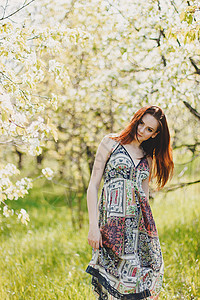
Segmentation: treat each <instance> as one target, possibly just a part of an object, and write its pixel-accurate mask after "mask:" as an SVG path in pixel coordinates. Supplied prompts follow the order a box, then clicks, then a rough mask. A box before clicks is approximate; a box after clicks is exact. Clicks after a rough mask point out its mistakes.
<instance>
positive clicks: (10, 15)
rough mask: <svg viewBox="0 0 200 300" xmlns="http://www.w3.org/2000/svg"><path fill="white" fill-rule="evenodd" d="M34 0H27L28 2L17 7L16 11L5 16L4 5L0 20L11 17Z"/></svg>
mask: <svg viewBox="0 0 200 300" xmlns="http://www.w3.org/2000/svg"><path fill="white" fill-rule="evenodd" d="M34 1H35V0H31V1H29V2H28V3H26V4H23V5H22V6H21V7H20V8H18V9H17V10H16V11H14V12H12V13H11V14H9V15H7V16H6V17H5V10H6V7H5V9H4V14H3V17H2V18H1V19H0V21H2V20H5V19H8V18H10V17H12V16H13V15H15V14H16V13H18V12H19V11H20V10H22V9H23V8H25V7H26V6H28V5H29V4H31V3H32V2H34Z"/></svg>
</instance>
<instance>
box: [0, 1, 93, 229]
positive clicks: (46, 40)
mask: <svg viewBox="0 0 200 300" xmlns="http://www.w3.org/2000/svg"><path fill="white" fill-rule="evenodd" d="M33 2H34V1H33V0H32V1H29V2H27V3H26V1H25V2H24V3H23V2H22V3H21V4H19V3H18V5H19V6H17V7H15V6H13V7H12V6H10V5H9V4H10V3H9V1H5V4H4V6H2V7H1V9H2V12H1V13H2V16H0V22H1V27H0V35H1V41H0V66H1V70H0V81H1V87H0V112H1V113H0V133H1V140H0V143H1V145H2V147H4V148H5V147H10V149H12V148H13V146H14V147H17V148H18V149H20V151H23V152H27V153H28V154H29V155H32V156H35V155H39V154H40V153H41V152H42V148H43V146H44V144H45V141H46V140H48V139H49V138H50V137H51V136H53V138H54V140H55V141H57V129H56V127H55V125H54V124H53V122H52V120H51V115H49V113H48V112H49V110H56V109H57V100H56V96H55V95H54V94H53V93H50V92H47V95H43V94H42V93H38V92H40V91H38V89H37V86H38V85H39V84H40V83H41V82H42V81H44V80H45V79H46V78H45V76H48V80H49V82H50V81H51V80H53V81H55V83H56V84H58V85H59V84H60V82H61V78H62V84H65V85H67V84H68V81H69V76H68V72H67V69H66V68H65V66H64V64H62V63H59V62H55V60H52V59H51V58H52V56H54V55H55V53H57V52H59V53H60V52H61V51H63V50H64V49H65V52H66V51H67V52H70V51H71V47H72V46H73V44H74V42H75V41H76V42H77V41H78V42H79V43H80V44H81V45H84V43H85V42H86V40H87V39H88V36H87V35H86V33H85V32H84V31H82V30H80V29H69V28H67V27H66V26H63V27H62V28H61V27H58V26H50V24H47V25H46V26H44V27H39V26H35V24H34V22H32V21H31V18H24V19H23V22H21V21H19V19H16V20H15V22H14V20H13V18H14V17H16V18H17V14H18V13H19V12H21V11H22V10H23V9H25V8H26V9H27V8H28V7H30V6H31V4H32V3H33ZM30 9H32V8H30ZM33 9H34V8H33ZM27 13H28V12H26V14H27ZM51 25H53V24H51ZM54 25H55V24H54ZM46 70H47V72H46ZM0 174H1V176H0V201H1V204H2V205H3V214H4V215H5V216H6V217H8V216H9V215H12V214H13V213H15V212H14V211H13V209H11V208H9V207H8V205H7V204H6V200H7V199H9V200H13V199H14V200H17V199H18V198H19V197H24V195H25V194H27V193H28V190H29V189H30V188H31V187H32V183H33V180H35V179H32V178H27V177H25V178H21V179H19V180H15V181H14V179H13V180H12V178H13V175H15V177H16V176H17V175H18V174H19V170H18V169H17V168H16V166H15V165H13V164H6V162H5V163H1V165H0ZM40 176H45V177H46V178H47V179H52V176H53V174H52V170H51V169H50V168H45V169H43V170H42V174H41V175H40ZM40 176H39V177H40ZM16 214H17V215H18V218H19V219H20V220H21V221H22V222H23V223H25V224H27V221H28V220H29V216H28V214H27V213H26V211H25V210H24V209H22V210H21V211H20V213H18V212H16Z"/></svg>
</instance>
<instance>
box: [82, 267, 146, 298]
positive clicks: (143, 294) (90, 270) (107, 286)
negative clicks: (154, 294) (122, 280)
mask: <svg viewBox="0 0 200 300" xmlns="http://www.w3.org/2000/svg"><path fill="white" fill-rule="evenodd" d="M86 272H87V273H89V274H90V275H93V276H94V277H96V278H97V279H98V282H99V283H100V284H101V285H102V286H103V287H104V288H105V289H106V290H107V291H108V292H109V293H110V294H111V295H112V296H114V297H116V298H118V299H123V300H129V299H131V300H140V299H146V298H147V297H149V296H151V293H150V290H149V289H147V290H144V291H143V292H140V293H134V294H121V293H120V292H119V291H117V290H116V289H115V288H113V287H112V286H111V285H110V284H109V283H108V281H107V280H106V279H105V278H104V277H103V276H102V275H101V274H100V272H99V271H98V270H96V269H94V268H93V267H91V266H88V267H87V269H86ZM95 283H96V282H94V281H92V284H93V285H94V287H95Z"/></svg>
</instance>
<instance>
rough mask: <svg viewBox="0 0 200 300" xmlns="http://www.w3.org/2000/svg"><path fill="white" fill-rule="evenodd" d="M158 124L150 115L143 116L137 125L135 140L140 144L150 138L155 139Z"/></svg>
mask: <svg viewBox="0 0 200 300" xmlns="http://www.w3.org/2000/svg"><path fill="white" fill-rule="evenodd" d="M158 126H159V123H158V121H157V120H156V118H154V117H153V116H152V115H150V114H148V113H147V114H145V115H144V116H143V117H142V118H141V120H140V122H139V124H138V128H137V133H136V134H137V139H138V141H139V142H140V143H142V142H144V141H146V140H148V139H149V138H150V137H152V138H154V137H156V135H157V134H158V132H156V131H157V129H158Z"/></svg>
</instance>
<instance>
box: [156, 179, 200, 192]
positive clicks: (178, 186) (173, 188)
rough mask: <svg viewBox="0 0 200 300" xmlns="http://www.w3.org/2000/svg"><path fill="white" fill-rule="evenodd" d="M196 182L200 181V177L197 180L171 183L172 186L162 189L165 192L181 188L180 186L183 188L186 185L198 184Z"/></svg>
mask: <svg viewBox="0 0 200 300" xmlns="http://www.w3.org/2000/svg"><path fill="white" fill-rule="evenodd" d="M196 183H200V179H199V180H196V181H190V182H185V183H177V184H173V185H171V186H169V187H167V188H164V189H162V190H161V192H164V193H168V192H172V191H174V190H177V189H180V188H182V187H184V186H188V185H191V184H196Z"/></svg>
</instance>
